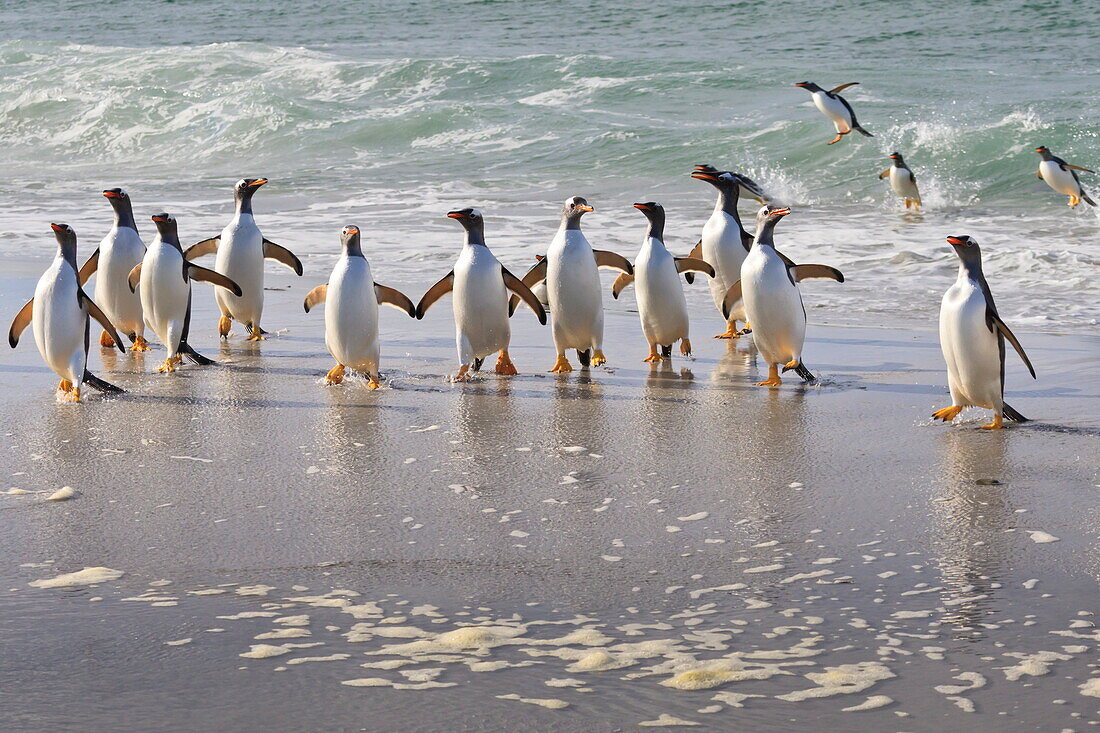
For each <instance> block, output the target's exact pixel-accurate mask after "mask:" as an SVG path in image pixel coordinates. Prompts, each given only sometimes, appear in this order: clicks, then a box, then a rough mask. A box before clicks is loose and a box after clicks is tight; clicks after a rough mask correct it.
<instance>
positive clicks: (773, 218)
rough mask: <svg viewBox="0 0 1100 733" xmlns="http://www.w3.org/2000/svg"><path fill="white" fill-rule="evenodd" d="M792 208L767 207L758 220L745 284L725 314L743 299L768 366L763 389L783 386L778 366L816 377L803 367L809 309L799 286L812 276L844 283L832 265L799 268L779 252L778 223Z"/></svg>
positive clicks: (733, 292)
mask: <svg viewBox="0 0 1100 733" xmlns="http://www.w3.org/2000/svg"><path fill="white" fill-rule="evenodd" d="M790 213H791V210H790V209H787V208H782V209H778V208H777V209H773V208H771V207H768V206H765V207H762V208H761V209H760V212H759V213H758V214H757V216H756V220H757V228H756V239H755V240H754V242H753V246H752V251H751V252H749V255H748V257H746V258H745V262H744V263H743V264H742V265H741V280H740V281H739V282H737V283H734V285H733V286H732V287H730V289H729V292H728V293H726V298H725V303H724V305H723V310H724V311H725V312H726V313H728V312H729V308H731V307H732V305H733V304H734V303H736V302H737V301H738V300H743V301H744V304H745V313H746V315H747V316H748V318H749V320H750V321H751V322H752V325H753V328H752V338H753V342H754V343H755V344H756V348H757V349H758V350H759V351H760V354H761V355H762V356H763V357H764V361H765V362H766V363H767V365H768V378H767V379H766V380H764V381H763V382H758V384H759V386H761V387H778V386H779V385H780V384H782V380H781V379H780V378H779V365H780V364H783V371H787V370H788V369H794V370H795V371H797V372H798V375H799V376H800V377H802V378H803V379H805V380H806V381H807V382H809V381H813V379H814V375H813V374H812V373H811V372H810V370H809V369H807V368H806V366H805V365H804V364H803V363H802V345H803V343H804V341H805V339H806V308H805V307H804V306H803V305H802V294H801V293H800V292H799V290H798V283H799V282H800V281H801V280H806V279H809V278H827V279H830V280H836V281H837V282H844V275H843V274H841V272H840V270H837V269H836V268H834V267H829V266H828V265H795V264H792V263H791V262H790V260H788V259H786V258H784V257H783V256H782V255H780V254H779V252H777V251H776V249H775V242H774V231H775V225H776V224H778V223H779V220H780V219H782V218H783V217H784V216H787V215H788V214H790Z"/></svg>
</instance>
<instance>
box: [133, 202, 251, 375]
mask: <svg viewBox="0 0 1100 733" xmlns="http://www.w3.org/2000/svg"><path fill="white" fill-rule="evenodd" d="M153 222H154V223H155V224H156V225H157V236H156V237H155V238H154V239H153V242H152V244H150V245H149V249H148V250H146V252H145V258H144V259H143V260H142V261H141V264H140V265H138V266H137V267H135V268H134V269H133V270H131V271H130V275H129V277H128V281H129V284H130V290H131V291H136V290H137V289H138V286H139V285H140V286H141V307H142V310H143V311H144V313H145V322H146V323H147V324H149V328H151V329H152V330H153V333H155V334H156V335H157V338H158V339H160V342H161V343H162V344H164V348H166V349H167V350H168V356H167V358H165V360H164V363H163V364H162V365H161V366H159V367H157V371H159V372H162V373H167V372H174V371H176V368H177V367H178V366H179V365H180V362H182V361H183V357H184V356H186V357H187V358H188V359H190V360H191V361H193V362H194V363H196V364H199V365H207V364H213V363H214V361H213V359H208V358H207V357H205V356H203V355H202V354H200V353H199V352H197V351H195V350H194V349H193V348H191V345H190V344H189V343H187V336H188V333H189V332H190V330H191V281H192V280H201V281H204V282H208V283H211V284H213V285H216V286H218V287H219V288H224V289H225V290H228V291H229V292H231V293H233V294H234V295H236V296H240V295H241V286H240V285H238V284H237V283H236V282H234V281H233V280H231V279H230V278H228V277H226V276H225V275H223V274H221V273H220V272H215V271H214V270H208V269H206V268H205V267H199V266H198V265H196V264H195V263H193V262H189V261H188V260H187V259H186V258H185V257H184V255H183V249H182V248H181V247H180V239H179V232H178V231H177V227H176V220H175V219H173V218H172V217H171V216H169V215H168V214H165V213H162V214H154V215H153Z"/></svg>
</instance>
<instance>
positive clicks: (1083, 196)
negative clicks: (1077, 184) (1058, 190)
mask: <svg viewBox="0 0 1100 733" xmlns="http://www.w3.org/2000/svg"><path fill="white" fill-rule="evenodd" d="M1078 195H1079V196H1080V197H1081V200H1082V201H1084V202H1085V203H1086V204H1088V205H1089V206H1096V202H1095V201H1093V200H1092V199H1091V198H1089V195H1088V194H1087V193H1085V190H1084V189H1081V193H1080V194H1078Z"/></svg>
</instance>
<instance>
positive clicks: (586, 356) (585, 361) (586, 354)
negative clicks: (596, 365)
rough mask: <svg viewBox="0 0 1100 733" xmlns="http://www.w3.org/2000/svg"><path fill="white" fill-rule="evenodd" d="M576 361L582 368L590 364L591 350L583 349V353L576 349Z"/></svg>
mask: <svg viewBox="0 0 1100 733" xmlns="http://www.w3.org/2000/svg"><path fill="white" fill-rule="evenodd" d="M577 361H579V362H580V363H581V366H582V367H586V366H589V365H590V364H591V363H592V349H585V350H584V351H580V350H579V349H578V350H577Z"/></svg>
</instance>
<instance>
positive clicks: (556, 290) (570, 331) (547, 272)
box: [508, 196, 634, 373]
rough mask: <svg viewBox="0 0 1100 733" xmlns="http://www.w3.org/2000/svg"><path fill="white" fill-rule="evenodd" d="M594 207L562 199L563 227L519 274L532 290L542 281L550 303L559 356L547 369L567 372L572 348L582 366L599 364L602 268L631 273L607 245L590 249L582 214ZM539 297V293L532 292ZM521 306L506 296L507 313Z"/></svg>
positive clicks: (601, 355) (602, 358) (581, 200)
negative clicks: (541, 253)
mask: <svg viewBox="0 0 1100 733" xmlns="http://www.w3.org/2000/svg"><path fill="white" fill-rule="evenodd" d="M590 211H593V208H592V206H590V205H589V203H588V201H587V200H586V199H584V198H582V197H580V196H572V197H570V198H568V199H566V200H565V205H564V206H563V207H562V210H561V226H559V227H558V232H557V234H555V235H554V239H553V241H551V242H550V248H549V249H547V250H546V256H545V257H543V258H542V259H540V260H539V261H538V262H537V263H536V264H535V266H534V267H532V268H531V269H530V270H528V271H527V274H526V275H524V276H523V278H522V281H523V284H524V285H526V286H527V287H529V288H531V289H532V292H533V291H534V288H535V286H537V285H538V284H539V283H541V282H543V281H545V282H546V296H547V300H548V302H549V305H550V315H551V323H550V328H551V330H552V331H553V335H554V347H555V349H556V350H557V352H558V358H557V361H555V362H554V367H553V368H552V369H551V370H550V371H551V372H555V373H563V372H571V371H573V366H572V365H571V364H570V363H569V359H568V357H566V355H565V351H566V349H576V350H577V359H578V360H579V361H580V363H581V366H583V367H586V366H588V365H589V364H592V365H593V366H600V365H601V364H603V363H604V362H606V361H607V357H605V356H604V353H603V298H602V297H601V295H600V273H599V269H598V268H600V267H609V268H613V269H616V270H621V271H622V272H623V273H624V274H626V275H633V274H634V268H633V267H631V266H630V263H629V262H628V261H627V260H626V258H625V257H623V256H622V255H618V254H615V253H614V252H608V251H605V250H593V249H592V245H591V244H589V243H588V238H587V237H585V236H584V232H582V231H581V217H582V216H584V214H586V213H587V212H590ZM536 297H537V296H536ZM518 305H519V296H518V295H513V296H512V297H511V298H510V299H509V301H508V311H509V315H511V313H513V312H514V311H515V309H516V306H518Z"/></svg>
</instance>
